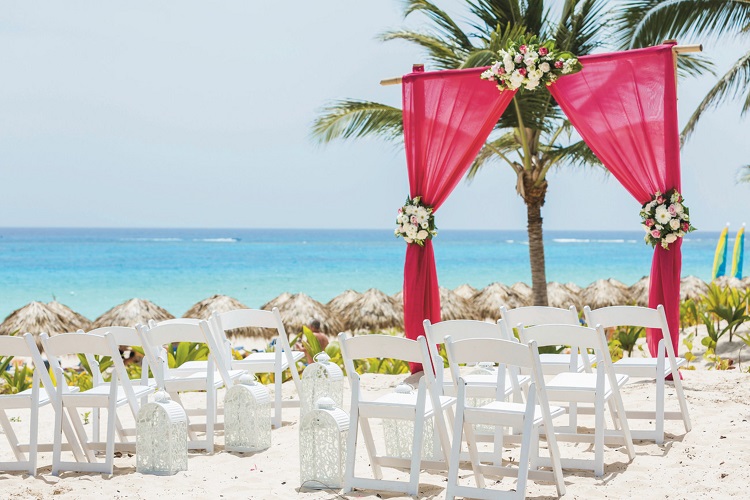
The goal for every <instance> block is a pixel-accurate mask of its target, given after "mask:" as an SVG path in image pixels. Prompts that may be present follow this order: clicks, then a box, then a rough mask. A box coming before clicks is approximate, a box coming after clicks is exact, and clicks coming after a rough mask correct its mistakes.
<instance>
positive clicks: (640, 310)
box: [583, 305, 692, 444]
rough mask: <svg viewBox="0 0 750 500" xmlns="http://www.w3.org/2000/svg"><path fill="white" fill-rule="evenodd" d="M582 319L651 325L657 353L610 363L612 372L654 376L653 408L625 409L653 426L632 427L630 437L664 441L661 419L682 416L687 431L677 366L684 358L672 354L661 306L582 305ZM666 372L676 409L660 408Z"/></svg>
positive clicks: (606, 323) (598, 323) (603, 324)
mask: <svg viewBox="0 0 750 500" xmlns="http://www.w3.org/2000/svg"><path fill="white" fill-rule="evenodd" d="M583 311H584V314H585V316H586V322H587V323H588V324H589V325H590V326H595V325H596V327H597V328H599V327H601V328H610V327H615V326H636V327H644V328H654V329H655V330H657V331H659V334H660V335H661V338H660V339H659V345H658V354H657V357H656V358H622V359H620V360H619V361H617V362H615V363H614V365H613V366H614V370H615V373H624V374H626V375H629V376H631V377H648V378H651V377H653V378H654V379H655V380H656V409H655V410H654V411H628V412H627V413H626V415H627V417H628V418H629V419H637V420H653V421H654V428H653V429H649V430H643V429H633V430H631V433H632V434H633V438H634V439H649V440H651V439H653V440H654V441H655V442H656V443H657V444H662V443H663V442H664V420H682V422H683V424H684V426H685V432H690V429H691V428H692V425H691V423H690V414H689V413H688V407H687V401H686V400H685V393H684V392H683V390H682V380H680V372H679V367H680V366H682V365H684V364H686V363H687V361H686V360H685V359H684V358H678V357H677V356H675V353H674V347H673V346H672V337H671V335H670V333H669V325H668V324H667V316H666V314H665V313H664V307H663V306H661V305H659V306H658V307H657V308H656V309H649V308H648V307H638V306H613V307H603V308H601V309H594V310H592V309H591V308H590V307H589V306H586V307H585V308H584V309H583ZM668 375H672V380H673V381H674V388H675V392H676V393H677V401H678V402H679V404H680V411H679V412H676V411H670V412H665V411H664V383H665V379H666V377H667V376H668Z"/></svg>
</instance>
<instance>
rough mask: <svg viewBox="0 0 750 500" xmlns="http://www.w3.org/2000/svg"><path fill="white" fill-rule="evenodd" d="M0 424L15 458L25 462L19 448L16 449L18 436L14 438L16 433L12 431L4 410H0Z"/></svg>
mask: <svg viewBox="0 0 750 500" xmlns="http://www.w3.org/2000/svg"><path fill="white" fill-rule="evenodd" d="M32 411H33V410H32ZM0 426H2V429H3V432H5V437H6V439H7V440H8V443H9V444H10V447H11V450H13V455H15V457H16V460H17V461H19V462H25V461H26V457H24V455H23V453H22V452H21V450H19V449H18V447H19V443H18V438H16V433H15V432H14V431H13V427H12V426H11V423H10V420H8V415H6V414H5V411H4V410H0Z"/></svg>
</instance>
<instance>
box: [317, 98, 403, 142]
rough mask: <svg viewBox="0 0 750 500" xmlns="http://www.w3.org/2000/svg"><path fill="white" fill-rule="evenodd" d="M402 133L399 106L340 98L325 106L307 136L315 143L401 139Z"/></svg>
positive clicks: (401, 118)
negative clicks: (363, 139) (366, 139)
mask: <svg viewBox="0 0 750 500" xmlns="http://www.w3.org/2000/svg"><path fill="white" fill-rule="evenodd" d="M403 134H404V123H403V117H402V113H401V110H400V109H398V108H394V107H392V106H387V105H385V104H380V103H377V102H371V101H361V100H355V99H343V100H338V101H333V102H331V103H328V104H327V105H325V106H324V107H323V108H322V109H321V110H320V113H319V114H318V117H317V118H316V119H315V121H314V122H313V125H312V130H311V136H312V137H313V139H315V140H317V141H318V142H319V143H328V142H331V141H333V140H334V139H350V138H360V137H378V138H381V139H385V140H387V141H399V140H403Z"/></svg>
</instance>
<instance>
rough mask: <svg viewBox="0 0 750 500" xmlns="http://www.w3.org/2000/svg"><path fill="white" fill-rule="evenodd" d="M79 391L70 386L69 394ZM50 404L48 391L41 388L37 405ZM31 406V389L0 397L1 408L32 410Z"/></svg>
mask: <svg viewBox="0 0 750 500" xmlns="http://www.w3.org/2000/svg"><path fill="white" fill-rule="evenodd" d="M78 391H79V389H78V387H76V386H74V385H73V386H70V385H69V386H68V392H78ZM49 402H50V399H49V395H48V394H47V391H45V390H44V389H42V388H39V398H38V400H37V404H38V405H39V406H44V405H46V404H47V403H49ZM30 404H31V389H26V390H25V391H21V392H19V393H18V394H4V395H3V396H2V397H0V408H6V409H10V408H30Z"/></svg>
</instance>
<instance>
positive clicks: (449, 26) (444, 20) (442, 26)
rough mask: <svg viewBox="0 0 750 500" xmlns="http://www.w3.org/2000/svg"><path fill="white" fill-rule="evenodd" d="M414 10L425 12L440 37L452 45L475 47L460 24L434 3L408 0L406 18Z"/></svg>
mask: <svg viewBox="0 0 750 500" xmlns="http://www.w3.org/2000/svg"><path fill="white" fill-rule="evenodd" d="M414 12H420V13H423V14H425V15H426V16H427V17H428V18H429V19H430V20H431V21H432V22H433V23H434V25H435V26H436V27H437V33H438V35H439V37H440V38H443V39H444V40H447V41H449V42H451V45H454V46H456V47H461V48H462V49H464V50H465V51H470V50H471V49H472V48H473V45H472V43H471V40H470V39H469V37H468V36H467V35H466V33H464V32H463V30H462V29H461V28H459V27H458V24H456V23H455V22H454V21H453V19H451V17H450V16H449V15H448V14H446V13H445V12H444V11H443V10H441V9H440V8H438V7H437V6H436V5H435V4H434V3H432V2H428V1H427V0H407V2H406V7H405V8H404V18H406V17H408V16H409V15H410V14H412V13H414Z"/></svg>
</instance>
